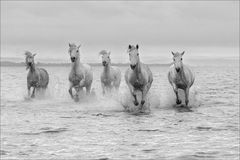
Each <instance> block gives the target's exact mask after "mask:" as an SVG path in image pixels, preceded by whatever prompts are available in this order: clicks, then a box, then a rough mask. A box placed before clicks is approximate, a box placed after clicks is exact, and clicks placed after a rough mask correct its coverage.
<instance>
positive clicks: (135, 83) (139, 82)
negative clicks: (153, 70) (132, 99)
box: [130, 78, 144, 90]
mask: <svg viewBox="0 0 240 160" xmlns="http://www.w3.org/2000/svg"><path fill="white" fill-rule="evenodd" d="M130 82H131V84H132V85H133V87H134V88H135V89H139V90H142V88H143V86H144V81H143V80H141V79H138V78H136V79H133V80H131V81H130Z"/></svg>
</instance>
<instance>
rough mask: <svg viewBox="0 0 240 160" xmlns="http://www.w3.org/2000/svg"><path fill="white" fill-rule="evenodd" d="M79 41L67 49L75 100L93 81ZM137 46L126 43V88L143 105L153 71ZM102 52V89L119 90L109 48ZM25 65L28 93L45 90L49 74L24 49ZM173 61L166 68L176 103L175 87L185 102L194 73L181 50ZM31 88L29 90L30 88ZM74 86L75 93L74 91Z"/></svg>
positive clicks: (174, 56) (30, 95) (118, 80)
mask: <svg viewBox="0 0 240 160" xmlns="http://www.w3.org/2000/svg"><path fill="white" fill-rule="evenodd" d="M80 47H81V45H79V46H77V45H75V44H70V43H69V49H68V53H69V55H70V59H71V63H72V67H71V71H70V74H69V82H70V86H69V94H70V96H71V97H72V98H73V99H74V100H75V101H79V93H81V92H82V91H83V88H85V89H86V94H87V95H89V94H90V92H91V85H92V82H93V71H92V68H91V66H90V65H88V64H85V63H81V62H80V53H79V49H80ZM138 49H139V46H138V45H136V46H134V45H129V46H128V50H127V53H128V54H129V61H130V65H129V67H128V68H127V70H126V72H125V76H124V77H125V82H126V84H127V86H128V88H129V91H130V93H131V95H132V97H133V99H134V100H133V103H134V105H136V106H138V105H139V104H141V106H142V105H144V103H145V101H146V96H147V93H148V91H149V89H150V88H151V85H152V82H153V74H152V72H151V70H150V68H149V67H148V66H147V65H146V64H144V63H142V62H141V61H140V56H139V51H138ZM99 54H100V55H101V56H102V65H103V72H102V74H101V77H100V78H101V86H102V93H103V94H105V93H106V92H109V91H111V90H112V89H115V90H118V89H119V86H120V83H121V71H120V69H119V68H118V67H116V66H112V65H111V58H110V54H111V53H110V52H107V51H106V50H102V51H101V52H100V53H99ZM25 55H26V66H27V69H29V72H28V75H27V89H28V96H29V97H31V98H33V97H35V92H36V91H39V90H44V91H45V90H46V88H47V86H48V83H49V75H48V73H47V71H46V70H45V69H43V68H38V67H36V66H35V63H34V56H35V55H36V54H32V53H31V52H29V51H27V52H26V53H25ZM172 55H173V64H172V65H171V66H170V69H169V72H168V80H169V83H170V84H171V86H172V88H173V90H174V93H175V94H176V104H181V100H180V99H179V95H178V90H179V89H182V90H184V92H185V104H186V106H188V103H189V89H190V87H191V86H192V85H193V83H194V79H195V78H194V74H193V72H192V71H191V70H190V68H188V67H187V66H186V65H184V64H183V62H182V56H183V55H184V52H182V53H178V52H176V53H173V52H172ZM31 88H33V89H32V92H31ZM73 89H74V90H75V94H73ZM35 90H36V91H35ZM138 91H140V93H141V94H142V96H141V97H142V98H141V101H139V102H138V100H137V97H136V93H137V92H138Z"/></svg>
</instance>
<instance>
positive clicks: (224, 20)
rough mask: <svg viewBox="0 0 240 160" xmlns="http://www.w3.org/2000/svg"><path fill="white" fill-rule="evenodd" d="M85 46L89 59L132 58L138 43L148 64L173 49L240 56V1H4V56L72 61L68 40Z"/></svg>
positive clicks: (188, 56)
mask: <svg viewBox="0 0 240 160" xmlns="http://www.w3.org/2000/svg"><path fill="white" fill-rule="evenodd" d="M69 42H71V43H76V44H82V48H81V57H82V59H83V61H85V62H99V61H100V57H99V56H98V52H99V51H101V50H102V49H106V50H110V51H111V52H112V61H113V62H127V61H128V55H127V54H126V51H127V46H128V44H139V46H140V49H139V52H140V56H141V59H142V60H143V61H145V62H146V63H168V62H169V61H171V51H183V50H185V51H186V53H185V55H184V56H185V58H186V59H198V58H201V57H209V58H215V57H218V58H224V57H236V58H239V55H238V54H239V46H238V44H239V1H211V2H209V1H195V2H190V1H170V2H167V1H160V2H157V1H151V2H143V1H142V2H135V1H130V2H127V1H100V2H93V1H90V2H86V1H82V2H77V1H70V2H68V1H51V2H47V1H40V2H37V1H36V2H33V1H20V2H17V1H1V57H17V58H22V59H23V58H24V56H23V53H24V51H25V50H29V51H31V52H33V53H37V58H38V59H41V60H43V61H59V62H68V61H69V55H68V52H67V51H68V43H69Z"/></svg>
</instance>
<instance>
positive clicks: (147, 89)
mask: <svg viewBox="0 0 240 160" xmlns="http://www.w3.org/2000/svg"><path fill="white" fill-rule="evenodd" d="M150 87H151V84H150V83H148V84H147V85H146V86H145V87H144V88H143V91H142V101H141V104H142V105H143V104H144V103H145V101H146V100H145V98H146V95H147V93H148V91H149V89H150Z"/></svg>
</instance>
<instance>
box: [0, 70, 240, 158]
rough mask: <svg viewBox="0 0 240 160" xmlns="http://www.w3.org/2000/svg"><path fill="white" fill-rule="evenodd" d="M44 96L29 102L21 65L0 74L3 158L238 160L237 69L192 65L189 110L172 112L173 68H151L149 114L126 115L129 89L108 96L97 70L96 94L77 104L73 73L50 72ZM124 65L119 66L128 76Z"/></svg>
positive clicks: (123, 88)
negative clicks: (72, 93) (71, 79)
mask: <svg viewBox="0 0 240 160" xmlns="http://www.w3.org/2000/svg"><path fill="white" fill-rule="evenodd" d="M45 68H46V69H47V70H48V72H49V74H50V84H49V88H48V91H47V93H46V96H45V97H41V98H36V99H33V100H28V99H27V98H26V95H27V89H26V75H27V72H26V70H25V68H24V67H3V68H1V158H3V159H6V158H22V159H30V158H32V159H36V158H41V159H49V158H58V159H59V158H61V159H63V158H67V159H70V158H71V159H74V158H78V159H171V160H172V159H182V160H185V159H189V160H195V159H217V160H218V159H230V160H233V159H238V157H239V135H238V134H239V70H238V69H237V68H238V67H236V66H224V67H223V66H222V67H220V66H215V67H214V66H212V67H207V66H204V67H203V66H202V67H194V68H193V69H194V70H195V74H196V81H195V84H194V86H193V87H192V88H191V92H190V106H191V107H192V108H191V111H189V110H184V109H181V108H177V107H174V104H175V96H174V93H173V91H172V88H171V87H170V85H169V83H168V81H167V70H168V67H160V66H151V70H152V72H153V75H154V82H153V85H152V88H151V90H150V94H149V98H148V99H149V103H150V109H151V111H150V113H149V114H140V115H139V114H138V115H136V114H131V113H128V112H124V109H123V106H122V104H123V103H128V102H129V99H128V97H129V96H128V92H127V91H128V90H127V87H126V85H125V82H124V79H123V74H122V83H121V87H120V91H119V94H113V95H112V96H106V97H103V96H102V95H101V86H100V78H99V77H100V71H101V68H100V67H94V82H93V88H94V92H95V94H96V96H94V97H90V98H89V97H88V98H84V99H81V102H79V103H76V102H74V101H73V100H71V99H70V97H69V95H68V73H69V69H70V68H69V67H45ZM125 69H126V67H121V70H122V73H124V71H125Z"/></svg>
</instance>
